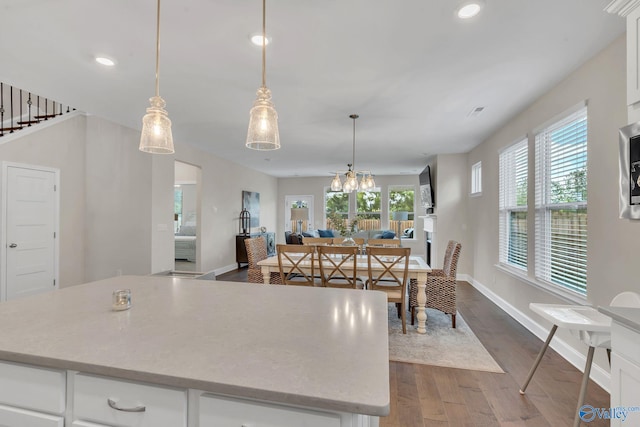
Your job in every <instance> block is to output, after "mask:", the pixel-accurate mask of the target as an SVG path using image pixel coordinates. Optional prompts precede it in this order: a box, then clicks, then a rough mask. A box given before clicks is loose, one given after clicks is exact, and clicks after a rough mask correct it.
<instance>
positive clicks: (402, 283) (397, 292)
mask: <svg viewBox="0 0 640 427" xmlns="http://www.w3.org/2000/svg"><path fill="white" fill-rule="evenodd" d="M410 255H411V248H383V247H376V246H368V247H367V265H368V275H369V280H367V285H366V286H367V289H369V290H372V291H383V292H385V293H386V294H387V302H390V303H395V304H396V307H397V308H398V312H399V313H400V317H401V318H402V333H403V334H406V333H407V320H406V299H407V298H406V296H407V281H408V279H407V278H408V276H409V256H410ZM374 263H375V264H380V265H382V268H383V270H382V272H380V273H376V275H375V276H374V274H373V271H372V268H371V265H372V264H374Z"/></svg>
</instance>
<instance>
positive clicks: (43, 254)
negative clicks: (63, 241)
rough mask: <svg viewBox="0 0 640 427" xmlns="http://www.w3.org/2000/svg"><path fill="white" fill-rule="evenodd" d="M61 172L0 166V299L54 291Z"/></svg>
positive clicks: (56, 270) (16, 166) (35, 167)
mask: <svg viewBox="0 0 640 427" xmlns="http://www.w3.org/2000/svg"><path fill="white" fill-rule="evenodd" d="M59 180H60V171H59V170H58V169H52V168H46V167H41V166H31V165H24V164H18V163H9V162H3V163H2V211H1V214H0V217H1V218H2V221H1V232H0V272H2V274H0V300H2V301H6V300H9V299H13V298H19V297H23V296H27V295H33V294H37V293H41V292H45V291H50V290H53V289H57V288H58V286H59V284H58V253H59V244H58V238H59V236H58V234H59V225H58V218H59V206H60V198H59V194H60V193H59V187H60V182H59Z"/></svg>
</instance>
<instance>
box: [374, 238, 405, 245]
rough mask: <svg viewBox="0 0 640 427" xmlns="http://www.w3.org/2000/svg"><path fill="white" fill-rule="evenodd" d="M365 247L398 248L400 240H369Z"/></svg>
mask: <svg viewBox="0 0 640 427" xmlns="http://www.w3.org/2000/svg"><path fill="white" fill-rule="evenodd" d="M367 246H400V239H369V240H367Z"/></svg>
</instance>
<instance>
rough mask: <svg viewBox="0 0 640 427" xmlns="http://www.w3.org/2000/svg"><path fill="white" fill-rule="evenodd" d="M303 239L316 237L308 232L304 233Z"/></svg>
mask: <svg viewBox="0 0 640 427" xmlns="http://www.w3.org/2000/svg"><path fill="white" fill-rule="evenodd" d="M302 237H314V236H313V233H309V232H307V231H303V232H302Z"/></svg>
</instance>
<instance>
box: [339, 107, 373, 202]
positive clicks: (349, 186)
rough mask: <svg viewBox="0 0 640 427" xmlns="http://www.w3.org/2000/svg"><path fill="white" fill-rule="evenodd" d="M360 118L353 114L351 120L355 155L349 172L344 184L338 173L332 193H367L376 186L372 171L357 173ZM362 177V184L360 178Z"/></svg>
mask: <svg viewBox="0 0 640 427" xmlns="http://www.w3.org/2000/svg"><path fill="white" fill-rule="evenodd" d="M358 117H360V116H358V115H357V114H351V115H350V116H349V118H351V119H352V120H353V155H352V158H351V163H348V164H347V167H348V168H349V170H347V172H346V173H345V181H344V184H343V183H342V181H341V180H340V172H336V176H335V177H334V178H333V181H331V191H342V192H344V193H350V192H352V191H358V190H360V191H367V190H371V189H373V188H374V187H375V186H376V183H375V181H374V180H373V175H371V172H370V171H363V170H360V171H356V119H357V118H358ZM359 177H360V184H358V178H359Z"/></svg>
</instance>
